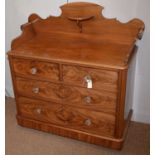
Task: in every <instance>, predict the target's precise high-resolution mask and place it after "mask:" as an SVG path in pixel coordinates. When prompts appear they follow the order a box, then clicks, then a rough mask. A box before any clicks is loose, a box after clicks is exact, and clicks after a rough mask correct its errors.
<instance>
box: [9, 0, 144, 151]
mask: <svg viewBox="0 0 155 155" xmlns="http://www.w3.org/2000/svg"><path fill="white" fill-rule="evenodd" d="M102 9H103V7H101V6H99V5H97V4H92V3H84V2H81V3H68V4H66V5H63V6H62V7H61V10H62V14H61V16H59V17H52V16H49V17H48V18H47V19H42V18H40V17H39V16H38V15H37V14H32V15H30V16H29V19H28V22H27V23H26V24H24V25H22V26H21V29H22V34H21V35H20V36H19V37H18V38H16V39H14V40H13V41H12V45H11V50H10V51H9V53H8V56H9V62H10V68H11V74H12V79H13V87H14V93H15V99H16V107H17V121H18V124H19V125H21V126H24V127H29V128H33V129H37V130H41V131H45V132H51V133H54V134H57V135H61V136H65V137H70V138H74V139H78V140H81V141H85V142H89V143H93V144H97V145H102V146H105V147H110V148H115V149H121V148H122V146H123V142H124V139H125V136H126V133H127V128H128V125H129V122H130V118H131V115H132V107H131V105H130V103H128V101H127V99H126V98H129V96H128V95H129V91H126V86H127V85H128V81H129V83H132V81H130V76H131V74H132V71H130V72H131V73H130V72H129V70H132V68H133V67H130V66H132V61H133V58H134V55H135V53H136V50H137V46H136V45H135V41H136V39H141V37H142V32H143V30H144V24H143V22H142V21H141V20H139V19H133V20H131V21H129V22H128V23H121V22H119V21H117V20H116V19H106V18H104V17H103V16H102V14H101V12H102Z"/></svg>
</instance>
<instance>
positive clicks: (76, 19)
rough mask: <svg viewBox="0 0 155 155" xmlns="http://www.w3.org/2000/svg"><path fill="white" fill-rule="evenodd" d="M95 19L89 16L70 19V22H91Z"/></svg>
mask: <svg viewBox="0 0 155 155" xmlns="http://www.w3.org/2000/svg"><path fill="white" fill-rule="evenodd" d="M92 18H94V16H87V17H68V19H69V20H73V21H79V22H80V21H86V20H90V19H92Z"/></svg>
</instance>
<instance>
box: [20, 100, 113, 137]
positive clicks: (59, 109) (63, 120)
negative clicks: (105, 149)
mask: <svg viewBox="0 0 155 155" xmlns="http://www.w3.org/2000/svg"><path fill="white" fill-rule="evenodd" d="M18 103H19V107H20V115H21V116H23V117H27V118H31V119H35V120H39V121H43V122H47V123H53V124H57V125H61V126H65V127H69V128H74V129H77V130H81V131H88V132H90V133H94V134H98V135H107V136H113V134H114V125H115V117H114V116H113V115H108V114H104V113H101V112H96V111H91V110H86V109H80V108H73V107H71V106H65V105H61V104H55V103H51V102H50V103H46V102H41V101H38V100H33V99H28V98H19V99H18ZM38 110H40V111H39V112H38ZM88 119H89V120H90V121H91V122H90V123H88V124H87V122H86V121H87V120H88Z"/></svg>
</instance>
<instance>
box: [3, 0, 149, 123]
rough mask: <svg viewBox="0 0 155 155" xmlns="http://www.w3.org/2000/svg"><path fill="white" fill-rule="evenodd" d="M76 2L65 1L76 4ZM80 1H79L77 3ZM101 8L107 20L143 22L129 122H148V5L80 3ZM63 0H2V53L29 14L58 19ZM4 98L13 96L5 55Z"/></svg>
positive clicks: (131, 0)
mask: <svg viewBox="0 0 155 155" xmlns="http://www.w3.org/2000/svg"><path fill="white" fill-rule="evenodd" d="M77 1H79V0H69V2H77ZM80 1H83V0H80ZM84 1H87V2H93V3H97V4H100V5H102V6H104V10H103V14H104V16H105V17H108V18H115V17H117V19H118V20H120V21H121V22H127V21H129V20H131V19H132V18H140V19H141V20H143V21H144V23H145V31H144V35H143V38H142V40H141V41H138V42H137V44H138V46H139V49H138V53H137V57H136V70H135V76H134V78H133V86H134V88H133V97H132V99H131V102H132V104H133V110H134V114H133V117H132V120H134V121H139V122H146V123H149V122H150V66H149V65H150V60H149V58H150V14H149V12H150V8H149V6H150V2H149V0H117V1H116V0H84ZM66 2H67V0H66V1H65V0H37V1H36V0H6V1H5V3H6V52H7V51H9V50H10V45H11V40H12V39H13V38H15V37H17V36H18V35H20V33H21V31H20V25H22V24H24V23H26V22H27V18H28V16H29V15H30V14H31V13H37V14H39V15H40V16H41V17H43V18H46V17H48V16H49V15H55V16H59V15H60V14H61V10H60V9H59V6H61V5H63V4H64V3H66ZM5 85H6V89H5V92H6V95H7V96H11V97H13V96H14V95H13V90H12V82H11V77H10V70H9V65H8V60H7V56H6V84H5Z"/></svg>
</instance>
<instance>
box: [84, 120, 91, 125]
mask: <svg viewBox="0 0 155 155" xmlns="http://www.w3.org/2000/svg"><path fill="white" fill-rule="evenodd" d="M84 124H85V125H87V126H90V125H91V124H92V121H91V119H86V120H85V122H84Z"/></svg>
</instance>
